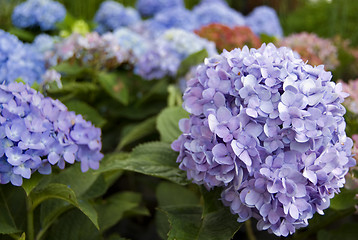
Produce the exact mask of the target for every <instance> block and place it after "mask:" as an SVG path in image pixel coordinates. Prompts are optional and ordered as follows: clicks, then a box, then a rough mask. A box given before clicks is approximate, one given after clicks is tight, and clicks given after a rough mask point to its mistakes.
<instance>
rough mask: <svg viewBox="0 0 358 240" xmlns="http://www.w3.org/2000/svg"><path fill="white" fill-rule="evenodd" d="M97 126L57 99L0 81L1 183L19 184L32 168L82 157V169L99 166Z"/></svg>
mask: <svg viewBox="0 0 358 240" xmlns="http://www.w3.org/2000/svg"><path fill="white" fill-rule="evenodd" d="M100 137H101V130H100V129H99V128H96V127H94V126H93V125H92V124H91V123H90V122H87V121H85V120H84V119H83V118H82V116H81V115H76V114H75V113H74V112H69V111H68V110H67V108H66V106H65V105H63V104H62V103H61V102H60V101H58V100H53V99H51V98H45V97H44V96H43V95H42V94H40V93H38V92H36V91H35V90H34V89H32V88H30V87H29V86H28V85H24V84H22V83H10V84H9V85H0V140H1V144H0V183H2V184H6V183H8V182H11V183H12V184H13V185H16V186H20V185H22V179H23V178H27V179H29V178H30V177H31V174H32V173H33V172H35V171H39V172H40V173H41V174H50V173H51V165H55V164H57V165H58V166H59V167H60V168H61V169H62V168H64V167H65V164H66V162H67V163H68V164H73V163H74V162H75V161H79V162H81V169H82V171H83V172H85V171H87V170H88V169H89V168H92V169H97V168H98V167H99V161H100V160H101V159H102V157H103V155H102V154H101V153H100V150H101V138H100Z"/></svg>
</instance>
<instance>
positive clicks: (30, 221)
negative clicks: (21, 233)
mask: <svg viewBox="0 0 358 240" xmlns="http://www.w3.org/2000/svg"><path fill="white" fill-rule="evenodd" d="M26 207H27V234H26V235H27V236H26V239H28V240H34V239H35V232H34V209H33V207H32V201H31V199H30V197H27V198H26Z"/></svg>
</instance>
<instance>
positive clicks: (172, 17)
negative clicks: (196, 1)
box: [149, 7, 197, 35]
mask: <svg viewBox="0 0 358 240" xmlns="http://www.w3.org/2000/svg"><path fill="white" fill-rule="evenodd" d="M149 22H150V23H149V24H150V25H154V27H153V26H152V27H151V29H150V30H156V31H155V35H160V33H162V32H163V31H165V30H167V29H170V28H180V29H184V30H187V31H193V30H194V29H195V28H196V25H197V21H196V18H195V16H194V15H193V14H192V13H191V12H190V11H189V10H187V9H186V8H183V7H178V8H169V9H166V10H163V11H161V12H159V13H158V14H156V15H155V16H154V18H152V19H150V20H149Z"/></svg>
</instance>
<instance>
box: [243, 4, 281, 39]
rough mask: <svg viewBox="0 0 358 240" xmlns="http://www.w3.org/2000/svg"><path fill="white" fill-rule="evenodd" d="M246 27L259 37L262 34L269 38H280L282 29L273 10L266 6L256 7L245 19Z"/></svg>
mask: <svg viewBox="0 0 358 240" xmlns="http://www.w3.org/2000/svg"><path fill="white" fill-rule="evenodd" d="M246 25H247V26H249V27H250V28H251V30H252V31H253V32H254V33H256V34H257V35H260V34H261V33H264V34H266V35H269V36H275V37H282V36H283V32H282V27H281V24H280V20H279V18H278V16H277V13H276V11H275V9H273V8H270V7H268V6H259V7H256V8H255V9H254V10H253V11H252V12H251V13H250V14H249V15H248V16H247V17H246Z"/></svg>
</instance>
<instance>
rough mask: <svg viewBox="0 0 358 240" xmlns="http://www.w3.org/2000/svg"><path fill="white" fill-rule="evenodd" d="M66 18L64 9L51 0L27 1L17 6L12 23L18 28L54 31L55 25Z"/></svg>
mask: <svg viewBox="0 0 358 240" xmlns="http://www.w3.org/2000/svg"><path fill="white" fill-rule="evenodd" d="M65 17H66V9H65V7H64V6H63V5H62V4H61V3H59V2H56V1H51V0H27V1H26V2H24V3H22V4H19V5H18V6H16V8H15V9H14V12H13V14H12V23H13V24H14V25H15V26H16V27H19V28H37V27H39V28H40V29H41V30H42V31H48V30H53V29H55V24H56V23H58V22H61V21H62V20H63V19H64V18H65Z"/></svg>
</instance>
